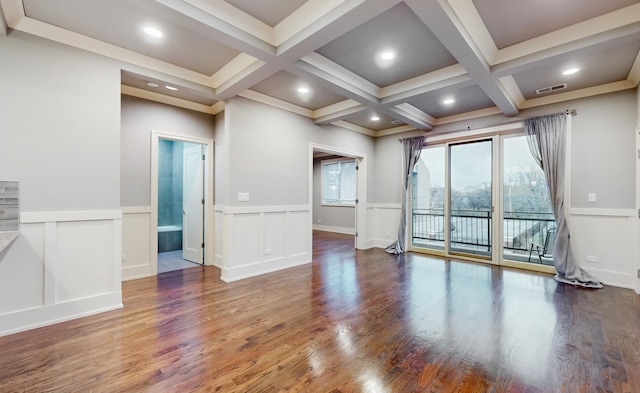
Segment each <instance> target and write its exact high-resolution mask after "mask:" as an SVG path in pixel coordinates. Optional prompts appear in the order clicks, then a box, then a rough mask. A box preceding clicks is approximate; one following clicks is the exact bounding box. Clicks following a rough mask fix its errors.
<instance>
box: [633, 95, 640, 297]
mask: <svg viewBox="0 0 640 393" xmlns="http://www.w3.org/2000/svg"><path fill="white" fill-rule="evenodd" d="M636 111H637V123H636V124H637V126H636V151H640V86H639V87H636ZM636 211H638V212H640V156H638V157H636ZM635 222H636V225H635V234H634V237H633V240H634V241H635V244H636V255H635V258H634V259H635V261H636V264H637V265H636V292H637V293H639V294H640V275H639V274H640V273H638V272H640V213H638V219H636V220H635Z"/></svg>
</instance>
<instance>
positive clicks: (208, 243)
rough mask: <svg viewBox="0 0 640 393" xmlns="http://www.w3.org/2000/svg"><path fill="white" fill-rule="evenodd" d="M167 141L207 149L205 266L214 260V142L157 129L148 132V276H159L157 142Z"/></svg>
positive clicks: (205, 172)
mask: <svg viewBox="0 0 640 393" xmlns="http://www.w3.org/2000/svg"><path fill="white" fill-rule="evenodd" d="M160 139H167V140H171V141H177V142H187V143H197V144H200V145H205V146H206V150H207V151H206V153H205V159H204V161H205V164H204V170H205V171H204V201H205V203H204V223H203V224H204V243H205V248H204V264H205V265H213V261H214V256H215V253H214V249H213V248H214V245H215V242H214V233H215V232H214V231H215V225H214V220H213V210H214V209H213V203H214V201H213V185H214V181H213V180H214V179H213V175H214V171H213V148H214V144H213V139H203V138H197V137H190V136H185V135H178V134H171V133H168V132H162V131H157V130H151V176H150V183H151V219H150V222H149V226H150V230H149V233H150V236H151V242H150V243H151V248H150V253H149V255H150V259H151V260H150V265H151V275H152V276H155V275H157V274H158V142H159V141H160Z"/></svg>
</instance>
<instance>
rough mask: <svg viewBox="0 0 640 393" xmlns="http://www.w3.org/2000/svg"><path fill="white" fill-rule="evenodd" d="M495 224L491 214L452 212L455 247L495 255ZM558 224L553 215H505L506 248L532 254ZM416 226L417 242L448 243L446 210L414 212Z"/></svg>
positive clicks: (520, 213)
mask: <svg viewBox="0 0 640 393" xmlns="http://www.w3.org/2000/svg"><path fill="white" fill-rule="evenodd" d="M491 220H492V214H491V211H488V210H452V211H451V227H450V229H451V243H452V245H458V246H461V247H474V248H476V249H478V250H480V249H484V250H485V251H491ZM554 222H555V221H554V218H553V213H534V212H504V220H503V233H504V242H503V247H504V248H505V249H508V250H511V251H523V252H524V251H526V252H528V251H529V247H530V244H531V242H534V243H538V244H542V243H543V242H544V236H545V234H546V231H547V229H549V228H551V227H553V226H554V225H555V223H554ZM412 225H413V226H412V228H413V233H412V236H413V239H414V242H415V241H421V240H422V241H427V242H435V243H438V242H444V212H443V210H441V209H413V213H412Z"/></svg>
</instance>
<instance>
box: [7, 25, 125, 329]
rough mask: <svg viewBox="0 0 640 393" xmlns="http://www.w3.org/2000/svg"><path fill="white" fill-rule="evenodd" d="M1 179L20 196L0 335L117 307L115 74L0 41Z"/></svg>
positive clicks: (71, 56) (64, 54)
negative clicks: (12, 185) (18, 223)
mask: <svg viewBox="0 0 640 393" xmlns="http://www.w3.org/2000/svg"><path fill="white" fill-rule="evenodd" d="M0 58H1V59H2V61H0V86H2V88H1V89H0V119H2V131H0V132H1V133H2V139H1V140H2V142H1V143H0V179H1V180H17V181H20V186H21V215H20V221H21V228H20V235H19V237H18V239H17V240H16V241H15V242H14V243H13V244H12V245H11V246H10V247H9V248H8V249H6V250H5V251H3V252H2V253H0V335H2V334H8V333H12V332H17V331H21V330H26V329H29V328H33V327H37V326H43V325H46V324H51V323H55V322H58V321H62V320H66V319H70V318H75V317H79V316H82V315H88V314H92V313H96V312H100V311H104V310H108V309H113V308H118V307H121V306H122V295H121V285H120V251H121V233H120V231H121V213H120V181H119V177H120V123H119V117H120V69H119V68H118V66H117V64H116V63H114V62H113V61H111V60H109V59H106V58H103V57H101V56H97V55H93V54H90V53H87V52H83V51H80V50H76V49H72V48H68V47H65V46H63V45H59V44H54V43H51V42H49V41H46V40H43V39H38V38H33V37H29V36H27V35H24V34H22V33H20V32H17V31H14V32H12V34H11V35H10V36H8V37H4V36H0Z"/></svg>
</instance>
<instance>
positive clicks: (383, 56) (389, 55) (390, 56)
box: [380, 50, 396, 60]
mask: <svg viewBox="0 0 640 393" xmlns="http://www.w3.org/2000/svg"><path fill="white" fill-rule="evenodd" d="M394 57H396V54H395V53H393V52H392V51H390V50H386V51H384V52H382V53H380V58H381V59H382V60H391V59H393V58H394Z"/></svg>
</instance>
